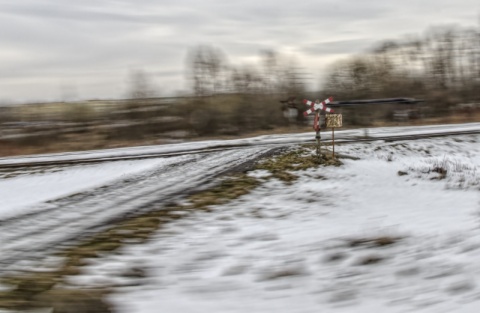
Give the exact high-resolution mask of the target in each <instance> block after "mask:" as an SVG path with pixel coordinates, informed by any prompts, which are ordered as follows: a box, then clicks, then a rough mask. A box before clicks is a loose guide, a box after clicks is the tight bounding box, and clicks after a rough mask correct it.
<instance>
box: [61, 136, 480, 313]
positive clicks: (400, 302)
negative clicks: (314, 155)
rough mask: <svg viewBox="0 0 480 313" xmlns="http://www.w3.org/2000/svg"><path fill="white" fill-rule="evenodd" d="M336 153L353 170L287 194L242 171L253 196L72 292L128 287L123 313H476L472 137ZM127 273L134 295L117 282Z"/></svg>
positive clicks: (202, 216) (168, 229)
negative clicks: (250, 180)
mask: <svg viewBox="0 0 480 313" xmlns="http://www.w3.org/2000/svg"><path fill="white" fill-rule="evenodd" d="M337 151H339V152H340V153H342V154H346V155H350V156H354V157H359V158H360V159H359V160H350V159H343V160H342V162H344V164H343V165H342V166H340V167H320V168H317V169H310V170H307V171H300V172H296V173H295V174H296V175H298V176H299V178H298V179H297V180H296V181H295V182H293V183H292V184H285V183H283V182H280V181H278V180H276V179H269V178H268V176H269V174H268V173H267V172H264V171H256V172H252V173H250V175H253V176H255V177H258V179H261V180H263V181H264V183H263V184H262V185H261V186H260V187H258V188H257V189H255V190H254V191H253V192H252V193H250V194H248V195H245V196H242V197H240V198H238V199H237V200H234V201H233V202H230V203H229V204H226V205H221V206H215V207H213V208H212V209H213V211H212V212H210V213H206V212H198V213H196V214H193V215H190V216H186V217H184V218H182V219H179V220H178V221H176V222H172V223H170V224H168V225H167V226H165V227H163V228H162V229H160V230H159V231H158V232H157V234H156V236H155V237H154V238H152V240H151V241H150V242H149V243H147V244H144V245H133V246H128V247H125V248H124V249H123V250H122V251H121V252H120V253H118V254H114V255H110V256H106V257H104V258H100V259H96V260H91V261H90V262H91V263H90V265H89V266H87V267H86V268H84V274H83V275H80V276H72V277H70V278H69V282H70V283H71V284H73V285H86V286H103V285H112V284H113V285H119V284H120V285H121V284H123V283H125V284H126V286H124V287H118V288H117V289H116V291H117V293H116V294H114V295H113V296H112V297H111V301H112V302H113V303H114V304H115V305H116V306H117V308H118V309H119V311H120V312H137V313H151V312H165V313H168V312H208V313H212V312H222V313H223V312H232V313H234V312H238V313H244V312H285V313H287V312H289V313H290V312H302V313H307V312H372V311H373V310H379V311H381V312H478V311H479V310H480V283H479V279H480V264H479V263H478V262H477V260H478V258H479V257H480V220H479V218H480V216H479V212H480V210H479V209H480V203H479V200H480V197H479V194H480V192H479V190H480V189H479V184H480V172H479V168H480V136H478V135H469V136H459V137H455V138H442V139H430V140H421V141H415V142H402V143H384V142H374V143H369V144H353V145H345V146H341V147H338V148H337ZM441 169H443V170H444V171H446V172H443V171H442V170H441ZM132 266H133V267H135V268H136V269H137V270H140V271H141V272H144V273H146V275H145V276H146V277H145V278H138V282H137V283H139V285H135V284H136V283H134V284H133V286H132V279H131V278H130V279H127V278H119V277H118V273H120V272H124V271H125V270H128V269H131V268H132ZM141 276H143V275H140V276H139V277H141Z"/></svg>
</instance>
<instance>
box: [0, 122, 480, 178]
mask: <svg viewBox="0 0 480 313" xmlns="http://www.w3.org/2000/svg"><path fill="white" fill-rule="evenodd" d="M469 134H480V129H478V130H463V131H448V132H436V133H424V134H410V135H379V136H378V135H377V136H349V135H347V136H342V135H340V136H338V137H335V142H336V143H344V144H346V143H356V142H369V141H378V140H384V141H401V140H417V139H424V138H434V137H446V136H459V135H469ZM322 135H323V137H322V139H323V140H325V139H327V140H330V139H331V135H330V134H329V133H328V132H324V133H323V134H322ZM314 142H315V139H314V138H313V135H312V138H310V139H302V138H299V139H295V140H284V141H282V142H281V143H274V142H268V141H267V142H253V143H241V144H229V145H218V146H214V147H208V148H200V149H191V150H182V151H178V152H155V153H138V154H134V155H118V156H108V157H89V158H85V157H82V155H81V154H78V157H77V158H71V159H67V160H58V159H57V160H42V161H35V160H34V159H32V160H29V161H26V162H18V163H2V161H1V160H0V170H8V169H18V168H31V167H43V166H64V165H77V164H92V163H102V162H112V161H126V160H141V159H152V158H165V157H177V156H181V155H194V154H208V153H214V152H220V151H228V150H236V149H242V148H251V147H256V146H263V147H270V148H276V147H281V146H288V145H298V144H306V143H314Z"/></svg>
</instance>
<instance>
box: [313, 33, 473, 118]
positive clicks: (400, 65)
mask: <svg viewBox="0 0 480 313" xmlns="http://www.w3.org/2000/svg"><path fill="white" fill-rule="evenodd" d="M322 90H323V91H324V92H326V93H332V94H335V95H337V96H339V97H341V98H346V99H348V98H350V99H352V98H353V99H356V98H373V97H398V96H404V97H419V98H425V99H427V100H428V102H429V104H430V105H432V106H434V109H435V111H436V112H438V113H439V114H441V113H442V112H447V109H448V108H449V107H451V106H452V105H455V104H458V103H461V102H480V94H479V93H478V90H480V29H479V28H460V27H453V26H452V27H447V26H441V27H435V28H432V29H430V30H429V31H428V32H426V33H425V34H424V35H421V36H410V37H408V38H407V39H403V40H389V41H384V42H382V43H380V44H378V45H377V46H376V47H374V48H373V49H372V50H371V51H370V52H369V53H366V54H363V55H361V56H355V57H352V58H349V59H346V60H342V61H339V62H336V63H335V64H333V65H332V66H331V67H330V69H329V71H328V75H327V77H326V80H325V83H324V84H323V86H322Z"/></svg>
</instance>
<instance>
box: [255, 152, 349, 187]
mask: <svg viewBox="0 0 480 313" xmlns="http://www.w3.org/2000/svg"><path fill="white" fill-rule="evenodd" d="M311 147H312V145H304V146H303V147H302V148H299V149H295V150H291V151H288V152H286V153H283V154H281V155H279V156H277V157H274V158H270V159H267V160H264V161H263V162H260V163H258V164H257V165H256V169H259V170H267V171H269V172H270V173H272V176H273V177H275V178H277V179H279V180H282V181H284V182H287V183H291V182H293V181H295V180H296V179H297V178H298V176H297V175H295V174H294V173H292V172H295V171H302V170H307V169H309V168H315V167H318V166H320V165H333V166H340V165H342V162H341V161H340V160H338V159H335V158H332V157H331V156H330V155H322V156H320V157H318V156H317V155H316V154H315V149H314V148H313V149H312V148H311ZM313 147H314V146H313Z"/></svg>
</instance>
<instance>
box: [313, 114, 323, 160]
mask: <svg viewBox="0 0 480 313" xmlns="http://www.w3.org/2000/svg"><path fill="white" fill-rule="evenodd" d="M319 121H320V110H317V111H316V112H315V124H314V127H315V133H316V134H315V139H317V156H318V158H319V159H320V158H321V157H322V148H321V139H322V137H321V135H320V126H319Z"/></svg>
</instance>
